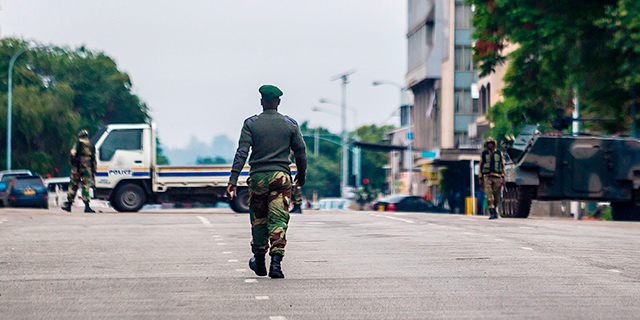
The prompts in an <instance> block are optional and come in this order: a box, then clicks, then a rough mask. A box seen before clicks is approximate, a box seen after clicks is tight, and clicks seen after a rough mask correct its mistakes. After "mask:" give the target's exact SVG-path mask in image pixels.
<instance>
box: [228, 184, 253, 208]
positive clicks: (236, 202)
mask: <svg viewBox="0 0 640 320" xmlns="http://www.w3.org/2000/svg"><path fill="white" fill-rule="evenodd" d="M237 192H238V194H236V196H235V197H234V198H233V200H231V201H230V202H229V207H231V210H233V211H235V212H237V213H247V212H249V196H250V195H249V189H247V188H242V189H238V191H237Z"/></svg>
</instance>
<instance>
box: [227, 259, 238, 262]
mask: <svg viewBox="0 0 640 320" xmlns="http://www.w3.org/2000/svg"><path fill="white" fill-rule="evenodd" d="M227 261H229V262H238V260H235V259H230V260H227Z"/></svg>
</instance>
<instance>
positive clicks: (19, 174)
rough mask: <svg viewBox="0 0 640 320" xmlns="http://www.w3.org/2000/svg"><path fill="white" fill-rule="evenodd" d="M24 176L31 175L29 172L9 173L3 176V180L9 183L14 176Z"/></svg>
mask: <svg viewBox="0 0 640 320" xmlns="http://www.w3.org/2000/svg"><path fill="white" fill-rule="evenodd" d="M23 176H26V177H29V176H31V175H30V174H28V173H7V174H5V175H4V176H2V182H4V183H7V182H9V181H10V180H11V179H13V178H14V177H23Z"/></svg>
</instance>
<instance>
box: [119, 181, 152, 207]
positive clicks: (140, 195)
mask: <svg viewBox="0 0 640 320" xmlns="http://www.w3.org/2000/svg"><path fill="white" fill-rule="evenodd" d="M145 203H147V193H146V192H145V191H144V190H143V189H142V187H140V186H139V185H137V184H135V183H127V184H125V185H123V186H121V187H119V188H118V190H117V191H116V194H115V195H114V196H113V199H112V200H111V206H112V207H113V208H114V209H116V210H117V211H119V212H136V211H138V210H140V208H142V206H143V205H144V204H145Z"/></svg>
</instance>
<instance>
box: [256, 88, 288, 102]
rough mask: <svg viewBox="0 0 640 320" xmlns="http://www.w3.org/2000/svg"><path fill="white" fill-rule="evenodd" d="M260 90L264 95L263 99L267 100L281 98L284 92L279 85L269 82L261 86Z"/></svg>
mask: <svg viewBox="0 0 640 320" xmlns="http://www.w3.org/2000/svg"><path fill="white" fill-rule="evenodd" d="M258 92H260V94H261V95H262V99H264V100H266V101H275V100H278V98H280V96H281V95H282V94H283V93H282V91H280V89H278V87H276V86H272V85H268V84H265V85H264V86H262V87H260V89H258Z"/></svg>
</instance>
